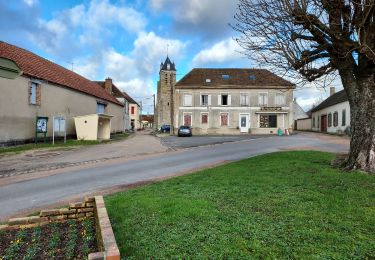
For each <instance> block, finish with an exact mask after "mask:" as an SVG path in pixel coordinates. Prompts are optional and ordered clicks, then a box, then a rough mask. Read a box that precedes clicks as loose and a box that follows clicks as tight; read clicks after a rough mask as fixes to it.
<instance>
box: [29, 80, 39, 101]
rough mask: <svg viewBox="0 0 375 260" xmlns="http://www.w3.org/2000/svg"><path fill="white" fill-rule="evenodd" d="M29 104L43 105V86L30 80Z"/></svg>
mask: <svg viewBox="0 0 375 260" xmlns="http://www.w3.org/2000/svg"><path fill="white" fill-rule="evenodd" d="M29 104H30V105H38V106H40V105H41V88H40V85H39V84H38V83H35V82H30V88H29Z"/></svg>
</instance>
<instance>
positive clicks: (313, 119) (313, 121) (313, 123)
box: [312, 116, 315, 127]
mask: <svg viewBox="0 0 375 260" xmlns="http://www.w3.org/2000/svg"><path fill="white" fill-rule="evenodd" d="M312 125H313V127H315V116H313V118H312Z"/></svg>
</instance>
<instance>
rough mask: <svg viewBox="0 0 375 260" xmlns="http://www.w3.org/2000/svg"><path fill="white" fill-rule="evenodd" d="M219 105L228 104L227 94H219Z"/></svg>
mask: <svg viewBox="0 0 375 260" xmlns="http://www.w3.org/2000/svg"><path fill="white" fill-rule="evenodd" d="M221 105H222V106H227V105H228V95H221Z"/></svg>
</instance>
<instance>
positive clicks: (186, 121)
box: [184, 114, 191, 126]
mask: <svg viewBox="0 0 375 260" xmlns="http://www.w3.org/2000/svg"><path fill="white" fill-rule="evenodd" d="M184 125H186V126H191V114H184Z"/></svg>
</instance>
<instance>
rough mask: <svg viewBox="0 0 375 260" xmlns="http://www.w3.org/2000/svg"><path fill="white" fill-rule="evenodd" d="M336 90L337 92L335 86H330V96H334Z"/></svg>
mask: <svg viewBox="0 0 375 260" xmlns="http://www.w3.org/2000/svg"><path fill="white" fill-rule="evenodd" d="M335 92H336V90H335V87H330V88H329V96H332V95H333V94H335Z"/></svg>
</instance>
